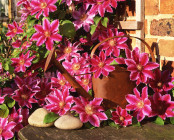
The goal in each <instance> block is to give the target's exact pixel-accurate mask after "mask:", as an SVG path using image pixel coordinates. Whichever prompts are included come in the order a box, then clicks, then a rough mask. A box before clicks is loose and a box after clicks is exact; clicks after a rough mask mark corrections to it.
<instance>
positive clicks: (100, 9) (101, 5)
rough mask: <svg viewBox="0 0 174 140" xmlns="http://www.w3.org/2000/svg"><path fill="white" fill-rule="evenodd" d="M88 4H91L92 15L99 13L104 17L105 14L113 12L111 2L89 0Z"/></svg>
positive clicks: (106, 0)
mask: <svg viewBox="0 0 174 140" xmlns="http://www.w3.org/2000/svg"><path fill="white" fill-rule="evenodd" d="M87 3H88V4H91V5H92V7H91V9H90V13H95V14H96V13H99V15H100V16H101V17H104V14H105V12H106V11H107V12H110V13H112V12H113V10H112V8H111V7H110V5H109V4H110V0H87Z"/></svg>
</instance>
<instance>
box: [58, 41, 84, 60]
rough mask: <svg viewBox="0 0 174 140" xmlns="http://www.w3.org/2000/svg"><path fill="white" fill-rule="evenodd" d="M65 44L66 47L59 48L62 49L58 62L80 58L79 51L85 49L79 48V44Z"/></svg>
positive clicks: (66, 42) (67, 42)
mask: <svg viewBox="0 0 174 140" xmlns="http://www.w3.org/2000/svg"><path fill="white" fill-rule="evenodd" d="M64 43H65V45H59V46H58V47H59V49H60V52H58V58H57V60H58V61H61V60H64V59H66V60H68V61H71V58H72V57H80V54H79V53H78V51H82V50H83V49H82V48H80V47H79V45H80V43H79V42H75V43H74V44H72V43H71V42H70V41H68V40H65V41H64Z"/></svg>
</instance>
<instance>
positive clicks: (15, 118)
mask: <svg viewBox="0 0 174 140" xmlns="http://www.w3.org/2000/svg"><path fill="white" fill-rule="evenodd" d="M20 112H21V108H19V109H18V110H17V111H16V108H15V107H13V110H12V112H11V113H10V115H9V116H8V122H15V123H16V126H15V127H14V128H13V129H12V132H18V131H19V130H20V129H22V128H23V125H22V124H21V122H22V120H23V116H22V115H21V114H20Z"/></svg>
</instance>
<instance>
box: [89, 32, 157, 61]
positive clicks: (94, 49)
mask: <svg viewBox="0 0 174 140" xmlns="http://www.w3.org/2000/svg"><path fill="white" fill-rule="evenodd" d="M120 37H128V38H136V39H138V40H140V41H142V42H143V43H144V44H145V45H146V47H147V48H148V50H149V52H150V55H151V57H152V62H156V59H155V56H154V54H153V52H152V50H151V48H150V46H149V45H148V44H147V42H145V41H144V40H143V39H141V38H138V37H135V36H130V35H124V36H113V37H109V38H106V39H105V40H103V41H101V42H100V43H98V44H97V45H96V46H95V47H94V48H93V49H92V51H91V58H93V56H94V53H95V51H96V49H97V48H98V47H99V46H100V45H101V44H103V43H104V42H106V41H108V40H110V39H113V38H120Z"/></svg>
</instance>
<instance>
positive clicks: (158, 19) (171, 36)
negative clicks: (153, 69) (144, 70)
mask: <svg viewBox="0 0 174 140" xmlns="http://www.w3.org/2000/svg"><path fill="white" fill-rule="evenodd" d="M126 11H127V20H135V15H136V13H135V2H131V5H130V6H127V8H126ZM129 33H130V34H132V35H134V33H135V31H130V32H129ZM145 40H146V41H147V43H149V45H150V46H151V48H152V50H153V51H154V53H155V55H156V57H157V58H158V61H159V62H160V66H161V69H168V70H170V71H171V73H172V76H173V77H174V0H145ZM132 46H135V40H133V41H132ZM146 52H148V50H147V49H146Z"/></svg>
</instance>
